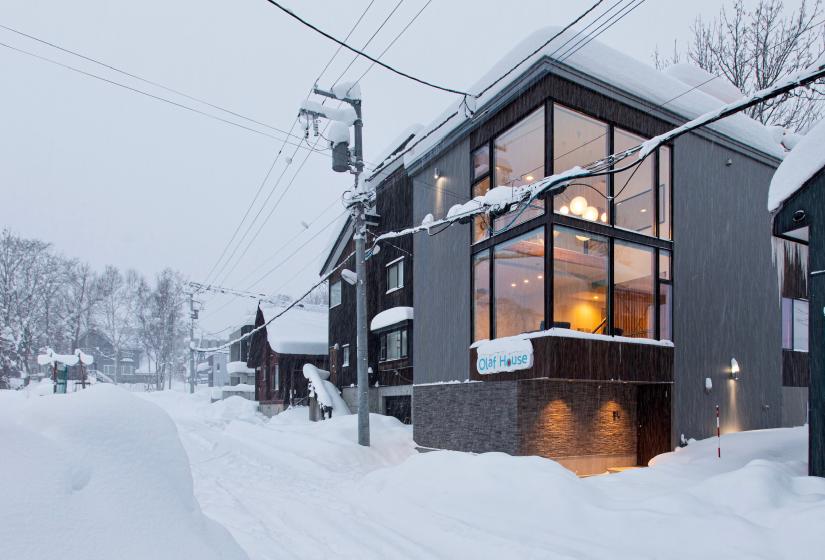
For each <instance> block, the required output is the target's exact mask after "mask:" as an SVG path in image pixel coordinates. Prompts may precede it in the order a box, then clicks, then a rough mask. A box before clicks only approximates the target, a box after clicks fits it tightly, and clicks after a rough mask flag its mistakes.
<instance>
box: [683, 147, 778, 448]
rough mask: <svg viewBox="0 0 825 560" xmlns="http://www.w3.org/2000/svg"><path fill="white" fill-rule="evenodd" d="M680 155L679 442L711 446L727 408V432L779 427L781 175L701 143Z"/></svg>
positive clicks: (768, 168)
mask: <svg viewBox="0 0 825 560" xmlns="http://www.w3.org/2000/svg"><path fill="white" fill-rule="evenodd" d="M673 154H674V165H673V167H674V169H673V173H674V176H675V180H674V185H673V213H674V219H673V227H674V246H675V247H674V252H673V276H674V281H673V285H674V288H673V294H674V308H673V321H674V342H675V356H674V366H675V371H674V374H675V375H674V379H675V386H674V410H673V418H674V422H673V434H672V442H673V443H674V444H675V443H676V442H677V441H678V439H679V436H680V434H685V436H687V437H693V438H703V437H708V436H711V435H712V434H713V433H714V431H715V419H714V410H715V405H717V404H719V405H720V407H721V416H722V430H723V431H725V430H748V429H758V428H768V427H775V426H779V425H780V422H781V408H782V393H781V384H782V363H781V358H782V352H781V322H780V299H779V291H778V287H777V282H776V272H775V269H774V266H773V263H772V256H771V220H770V216H769V214H768V211H767V210H766V208H765V201H766V200H767V199H768V185H769V184H770V180H771V176H772V175H773V171H774V170H773V168H771V167H770V166H768V165H765V164H762V163H759V162H756V161H754V160H753V159H750V158H746V157H744V156H742V155H739V154H737V153H736V152H734V151H732V150H729V149H727V148H725V147H723V146H720V145H718V144H714V143H711V142H708V141H706V140H703V139H701V138H698V137H696V136H693V135H687V136H684V137H682V138H680V139H678V140H677V141H676V143H675V146H674V150H673ZM729 159H730V161H731V164H730V165H727V162H728V160H729ZM731 358H736V360H737V362H738V363H739V365H740V368H741V373H740V379H739V381H732V380H731V379H730V363H731ZM707 377H709V378H710V379H711V381H712V382H713V389H712V391H711V392H710V394H707V393H706V392H705V390H704V383H705V378H707Z"/></svg>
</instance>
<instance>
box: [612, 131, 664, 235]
mask: <svg viewBox="0 0 825 560" xmlns="http://www.w3.org/2000/svg"><path fill="white" fill-rule="evenodd" d="M644 141H645V139H644V138H642V137H641V136H637V135H635V134H631V133H630V132H626V131H624V130H621V129H618V128H617V129H615V131H614V134H613V142H614V151H615V152H616V153H618V152H621V151H624V150H628V149H630V148H633V147H634V146H638V145H639V144H641V143H642V142H644ZM626 161H627V160H626ZM654 164H655V158H654V157H653V156H652V155H651V156H649V157H647V158H645V159H644V160H642V163H640V164H639V165H638V166H637V167H634V168H633V169H628V170H627V171H623V172H621V173H616V174H615V175H614V176H613V197H614V204H615V208H616V225H617V226H618V227H621V228H624V229H629V230H631V231H636V232H638V233H643V234H645V235H653V233H654V232H653V223H654V221H655V220H656V216H655V212H654V210H655V208H654V204H655V198H654V191H653V182H654V180H655V177H654ZM620 165H622V164H620ZM624 165H626V162H625V163H624Z"/></svg>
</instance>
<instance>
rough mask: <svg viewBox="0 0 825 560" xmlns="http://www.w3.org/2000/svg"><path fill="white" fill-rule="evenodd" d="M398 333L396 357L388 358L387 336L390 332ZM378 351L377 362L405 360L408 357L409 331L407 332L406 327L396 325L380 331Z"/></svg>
mask: <svg viewBox="0 0 825 560" xmlns="http://www.w3.org/2000/svg"><path fill="white" fill-rule="evenodd" d="M395 333H398V346H399V348H398V353H399V356H398V357H393V358H389V357H388V354H389V352H388V349H389V344H388V341H387V337H388V336H389V335H391V334H395ZM379 339H380V340H379V347H380V350H379V353H378V362H379V363H385V362H397V361H399V360H406V359H407V358H408V357H409V348H408V344H409V333H408V332H407V327H406V326H404V327H398V328H395V329H388V330H386V331H384V332H382V333H381V335H380V337H379Z"/></svg>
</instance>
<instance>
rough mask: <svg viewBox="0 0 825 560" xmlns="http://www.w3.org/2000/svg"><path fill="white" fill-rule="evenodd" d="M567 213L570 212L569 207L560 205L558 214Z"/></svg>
mask: <svg viewBox="0 0 825 560" xmlns="http://www.w3.org/2000/svg"><path fill="white" fill-rule="evenodd" d="M569 213H570V208H568V207H567V206H562V207H561V208H559V214H564V215H565V216H566V215H568V214H569Z"/></svg>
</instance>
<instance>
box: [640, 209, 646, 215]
mask: <svg viewBox="0 0 825 560" xmlns="http://www.w3.org/2000/svg"><path fill="white" fill-rule="evenodd" d="M639 212H641V213H643V214H644V213H645V212H647V208H642V209H641V210H639Z"/></svg>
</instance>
